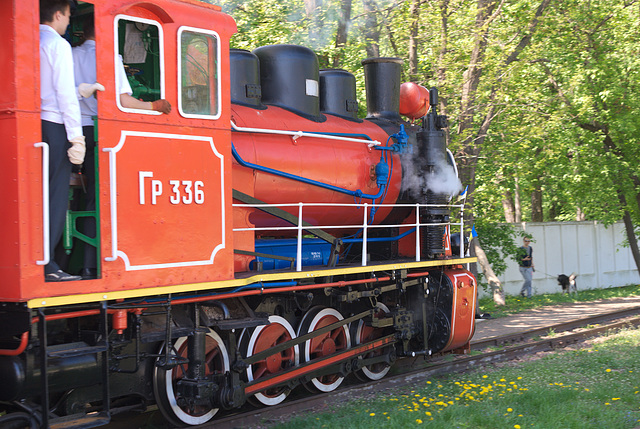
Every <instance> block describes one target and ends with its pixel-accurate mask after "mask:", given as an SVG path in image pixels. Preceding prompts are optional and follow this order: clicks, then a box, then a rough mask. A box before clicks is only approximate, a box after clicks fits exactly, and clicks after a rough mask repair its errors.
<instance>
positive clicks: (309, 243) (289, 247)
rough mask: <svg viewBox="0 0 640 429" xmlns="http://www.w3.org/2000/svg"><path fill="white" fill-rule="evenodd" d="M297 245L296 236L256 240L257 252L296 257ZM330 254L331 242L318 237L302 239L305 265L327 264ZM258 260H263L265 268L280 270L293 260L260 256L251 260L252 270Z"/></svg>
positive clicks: (288, 266)
mask: <svg viewBox="0 0 640 429" xmlns="http://www.w3.org/2000/svg"><path fill="white" fill-rule="evenodd" d="M297 246H298V240H297V239H295V238H287V239H261V240H256V252H258V253H265V254H268V255H276V256H285V257H288V258H294V259H295V257H296V252H297ZM330 256H331V244H330V243H327V242H326V241H324V240H320V239H318V238H304V239H303V240H302V266H303V267H312V266H321V265H327V264H328V263H329V257H330ZM256 261H258V262H262V269H263V270H278V269H282V268H290V267H291V262H289V261H286V260H282V259H274V258H265V257H262V256H258V257H256V259H255V260H253V261H251V265H250V268H251V269H252V270H254V269H256V266H255V265H256ZM294 266H295V263H294Z"/></svg>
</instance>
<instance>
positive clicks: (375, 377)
mask: <svg viewBox="0 0 640 429" xmlns="http://www.w3.org/2000/svg"><path fill="white" fill-rule="evenodd" d="M376 308H378V309H380V310H382V311H384V312H385V313H389V308H388V307H387V306H386V305H384V304H383V303H381V302H378V303H377V304H376ZM364 327H365V324H364V321H362V320H359V321H358V329H357V330H356V338H355V341H356V344H362V330H363V329H364ZM390 369H391V367H390V366H386V367H385V368H384V369H383V370H382V371H379V372H373V371H371V370H370V369H369V368H367V367H366V366H363V367H362V368H361V371H362V373H363V374H364V375H365V376H366V377H367V378H368V379H369V380H374V381H375V380H380V379H381V378H383V377H384V376H385V375H387V373H388V372H389V370H390Z"/></svg>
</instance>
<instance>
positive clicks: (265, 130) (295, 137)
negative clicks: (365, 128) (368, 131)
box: [231, 121, 382, 147]
mask: <svg viewBox="0 0 640 429" xmlns="http://www.w3.org/2000/svg"><path fill="white" fill-rule="evenodd" d="M231 128H232V129H233V130H234V131H242V132H246V133H258V134H279V135H284V136H291V137H293V140H294V141H295V140H298V139H299V138H300V137H313V138H317V139H326V140H340V141H344V142H355V143H365V144H366V145H367V146H369V147H372V146H380V145H382V143H380V142H379V141H378V140H365V139H354V138H351V137H340V136H334V135H331V134H322V133H318V134H316V133H305V132H304V131H284V130H274V129H269V128H248V127H239V126H237V125H236V124H235V123H234V122H233V121H231Z"/></svg>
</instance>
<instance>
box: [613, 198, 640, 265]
mask: <svg viewBox="0 0 640 429" xmlns="http://www.w3.org/2000/svg"><path fill="white" fill-rule="evenodd" d="M618 201H620V205H621V206H622V207H627V199H626V197H625V196H624V194H623V193H622V191H621V190H618ZM622 221H623V222H624V230H625V232H626V233H627V241H628V242H629V247H630V248H631V254H632V255H633V260H634V262H635V263H636V269H637V270H638V272H639V273H640V250H639V249H638V239H637V238H636V233H635V229H634V227H633V221H632V220H631V215H630V214H629V210H627V209H626V208H625V210H624V215H623V216H622Z"/></svg>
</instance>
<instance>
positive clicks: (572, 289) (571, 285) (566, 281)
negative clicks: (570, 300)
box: [558, 273, 578, 294]
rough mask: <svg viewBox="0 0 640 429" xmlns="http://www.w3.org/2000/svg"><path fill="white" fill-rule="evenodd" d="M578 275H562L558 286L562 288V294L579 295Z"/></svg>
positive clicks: (559, 277)
mask: <svg viewBox="0 0 640 429" xmlns="http://www.w3.org/2000/svg"><path fill="white" fill-rule="evenodd" d="M576 277H578V275H577V274H576V273H571V275H570V276H565V275H564V274H560V275H559V276H558V284H559V285H560V286H562V293H563V294H565V293H578V286H577V285H576Z"/></svg>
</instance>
